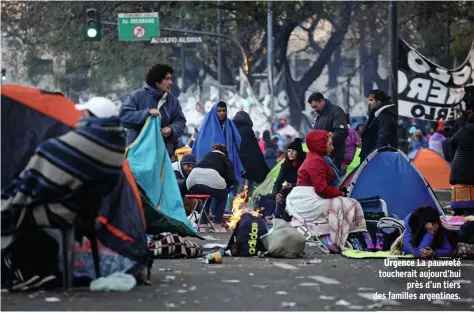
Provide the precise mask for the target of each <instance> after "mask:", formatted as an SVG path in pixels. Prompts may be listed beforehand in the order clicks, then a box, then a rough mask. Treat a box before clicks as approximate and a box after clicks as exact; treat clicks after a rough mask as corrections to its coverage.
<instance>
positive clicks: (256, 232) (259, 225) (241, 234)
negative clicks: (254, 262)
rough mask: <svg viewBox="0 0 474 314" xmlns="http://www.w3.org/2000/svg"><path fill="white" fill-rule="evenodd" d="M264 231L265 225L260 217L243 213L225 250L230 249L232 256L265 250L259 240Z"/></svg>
mask: <svg viewBox="0 0 474 314" xmlns="http://www.w3.org/2000/svg"><path fill="white" fill-rule="evenodd" d="M266 233H267V226H266V224H265V221H264V220H263V219H262V218H260V217H254V216H252V215H251V214H250V213H244V214H243V215H242V217H241V218H240V221H239V222H238V223H237V226H236V227H235V230H234V232H233V233H232V236H231V237H230V241H229V244H228V245H227V247H226V249H225V250H226V251H227V250H230V251H231V253H232V256H257V255H258V252H265V251H266V250H265V246H264V245H263V243H262V240H261V237H262V236H263V235H265V234H266Z"/></svg>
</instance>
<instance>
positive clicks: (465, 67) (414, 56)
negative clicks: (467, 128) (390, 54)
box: [398, 39, 474, 121]
mask: <svg viewBox="0 0 474 314" xmlns="http://www.w3.org/2000/svg"><path fill="white" fill-rule="evenodd" d="M398 45H399V62H398V112H399V114H400V116H403V117H409V118H416V119H422V120H431V121H439V120H444V121H449V120H455V119H457V118H458V117H459V116H460V114H461V111H462V110H464V107H465V104H464V102H463V100H462V99H463V97H464V94H465V91H464V87H466V86H471V85H474V46H473V48H471V50H470V52H469V55H468V57H467V59H466V61H464V63H463V64H462V65H461V66H459V67H458V68H456V69H453V70H448V69H445V68H443V67H440V66H439V65H436V64H434V63H433V62H431V61H430V60H428V59H427V58H425V57H424V56H422V55H421V54H420V53H419V52H418V51H416V50H415V49H414V48H412V47H410V46H409V45H408V44H407V43H406V42H405V41H403V40H402V39H399V41H398Z"/></svg>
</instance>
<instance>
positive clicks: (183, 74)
mask: <svg viewBox="0 0 474 314" xmlns="http://www.w3.org/2000/svg"><path fill="white" fill-rule="evenodd" d="M179 26H180V27H183V9H181V14H180V17H179ZM180 50H181V80H182V82H183V86H182V87H181V88H184V76H185V75H186V60H185V59H184V44H181V49H180Z"/></svg>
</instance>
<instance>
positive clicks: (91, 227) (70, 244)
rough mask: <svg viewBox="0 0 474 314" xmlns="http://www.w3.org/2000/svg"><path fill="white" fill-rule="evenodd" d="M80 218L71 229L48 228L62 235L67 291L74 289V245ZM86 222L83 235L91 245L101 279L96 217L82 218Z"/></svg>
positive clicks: (61, 242)
mask: <svg viewBox="0 0 474 314" xmlns="http://www.w3.org/2000/svg"><path fill="white" fill-rule="evenodd" d="M78 218H79V217H77V218H76V220H75V221H74V223H73V225H72V226H70V227H69V228H48V229H53V230H59V232H60V233H61V239H60V244H61V248H62V262H63V278H62V279H63V286H64V289H65V290H66V291H68V290H70V289H71V288H72V281H73V274H72V272H73V268H74V245H75V234H76V228H78V227H80V226H79V219H78ZM81 218H83V219H82V221H83V222H84V226H83V227H85V228H86V230H82V231H84V232H83V233H85V234H84V236H85V237H86V238H88V239H89V241H90V243H91V251H92V258H93V260H94V269H95V275H96V278H100V260H99V247H98V244H97V231H96V221H95V217H94V218H92V217H87V218H86V217H81ZM83 229H84V228H83Z"/></svg>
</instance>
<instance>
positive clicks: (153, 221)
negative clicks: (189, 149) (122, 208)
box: [127, 117, 197, 236]
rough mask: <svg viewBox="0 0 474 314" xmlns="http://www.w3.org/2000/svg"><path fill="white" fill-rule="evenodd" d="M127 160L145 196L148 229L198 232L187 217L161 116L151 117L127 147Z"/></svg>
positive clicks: (189, 234) (187, 232) (186, 233)
mask: <svg viewBox="0 0 474 314" xmlns="http://www.w3.org/2000/svg"><path fill="white" fill-rule="evenodd" d="M127 160H128V162H129V164H130V168H131V170H132V173H133V175H134V177H135V180H136V181H137V184H138V186H139V187H140V189H141V192H142V194H143V197H144V199H145V204H144V209H145V216H146V221H147V228H148V233H153V234H158V233H160V232H165V231H168V232H176V233H179V234H180V235H183V236H197V235H196V231H195V230H194V228H193V226H192V225H191V222H190V221H189V220H188V219H187V217H186V212H185V210H184V205H183V200H182V198H181V193H180V191H179V187H178V183H177V182H176V177H175V174H174V170H173V166H172V164H171V159H170V157H169V155H168V153H167V150H166V146H165V142H164V141H163V137H162V135H161V119H160V118H159V117H149V118H148V119H147V121H146V122H145V125H144V126H143V129H142V131H141V132H140V134H139V135H138V137H137V139H136V140H135V141H134V142H133V143H132V145H130V146H129V147H128V148H127Z"/></svg>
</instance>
